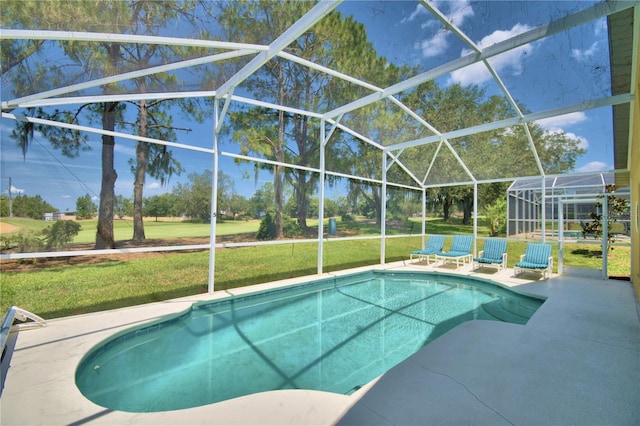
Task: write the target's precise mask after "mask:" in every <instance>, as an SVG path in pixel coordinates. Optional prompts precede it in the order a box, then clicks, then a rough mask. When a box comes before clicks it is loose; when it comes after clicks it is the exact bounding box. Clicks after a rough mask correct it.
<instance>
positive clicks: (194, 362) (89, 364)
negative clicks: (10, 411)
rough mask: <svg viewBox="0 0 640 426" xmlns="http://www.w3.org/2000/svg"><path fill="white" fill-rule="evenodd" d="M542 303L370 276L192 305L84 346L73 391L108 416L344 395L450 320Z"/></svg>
mask: <svg viewBox="0 0 640 426" xmlns="http://www.w3.org/2000/svg"><path fill="white" fill-rule="evenodd" d="M542 303H543V301H542V300H539V299H536V298H532V297H527V296H523V295H518V294H516V293H513V292H511V291H509V290H506V289H503V288H501V287H499V286H497V285H493V284H491V283H487V282H483V281H478V280H473V279H469V278H463V277H455V278H452V277H450V276H446V275H440V274H433V273H424V272H385V271H370V272H366V273H360V274H353V275H346V276H342V277H337V278H330V279H323V280H319V281H314V282H311V283H307V284H302V285H297V286H293V287H287V288H282V289H277V290H271V291H267V292H263V293H258V294H252V295H247V296H241V297H235V298H227V299H222V300H218V301H214V302H206V303H199V304H195V305H194V306H193V307H192V308H191V309H190V310H188V311H187V312H184V313H181V314H179V315H175V316H172V317H169V318H165V319H164V320H160V321H156V322H154V323H151V324H148V325H145V326H142V327H137V328H135V329H129V330H126V331H124V332H121V333H118V334H116V335H115V336H113V337H112V338H110V339H108V340H106V341H105V342H102V343H101V344H100V345H98V346H97V347H95V348H94V349H92V350H91V351H90V352H89V353H88V354H87V355H86V356H85V357H84V358H83V360H82V361H81V362H80V365H79V367H78V369H77V371H76V385H77V386H78V388H79V389H80V391H81V392H82V393H83V394H84V395H85V396H86V397H87V398H88V399H90V400H91V401H93V402H94V403H96V404H98V405H101V406H104V407H107V408H109V409H114V410H121V411H130V412H154V411H166V410H175V409H181V408H190V407H196V406H201V405H206V404H211V403H215V402H220V401H224V400H227V399H231V398H235V397H239V396H243V395H249V394H253V393H257V392H264V391H269V390H277V389H314V390H322V391H327V392H335V393H341V394H349V393H351V392H353V391H354V390H356V389H358V388H359V387H360V386H362V385H364V384H366V383H367V382H369V381H371V380H372V379H374V378H376V377H377V376H379V375H380V374H382V373H384V372H385V371H387V370H388V369H390V368H391V367H393V366H395V365H396V364H398V363H399V362H401V361H403V360H404V359H406V358H407V357H409V356H410V355H412V354H413V353H415V352H417V351H418V350H419V349H420V348H422V347H423V346H424V345H425V344H427V343H429V342H430V341H432V340H433V339H435V338H437V337H438V336H440V335H442V334H443V333H445V332H446V331H448V330H450V329H452V328H453V327H455V326H456V325H458V324H460V323H462V322H465V321H469V320H474V319H488V320H498V321H508V322H515V323H520V324H524V323H526V322H527V320H528V319H529V318H530V317H531V316H532V315H533V313H534V312H535V311H536V310H537V309H538V307H539V306H540V305H541V304H542Z"/></svg>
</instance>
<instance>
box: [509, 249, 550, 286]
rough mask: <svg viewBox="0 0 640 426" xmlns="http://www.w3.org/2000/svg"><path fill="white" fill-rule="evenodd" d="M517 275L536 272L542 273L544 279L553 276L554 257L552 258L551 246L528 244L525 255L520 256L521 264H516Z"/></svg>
mask: <svg viewBox="0 0 640 426" xmlns="http://www.w3.org/2000/svg"><path fill="white" fill-rule="evenodd" d="M514 270H515V274H516V275H518V274H521V273H522V272H523V271H525V270H526V271H535V272H540V273H542V277H543V278H544V279H546V278H547V272H548V273H549V276H551V275H552V274H553V257H551V245H549V244H534V243H529V244H527V248H526V249H525V251H524V254H523V255H521V256H520V262H518V263H516V264H515V268H514Z"/></svg>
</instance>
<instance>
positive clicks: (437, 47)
mask: <svg viewBox="0 0 640 426" xmlns="http://www.w3.org/2000/svg"><path fill="white" fill-rule="evenodd" d="M448 37H449V32H447V31H445V30H441V31H438V32H437V33H436V35H435V36H433V37H431V38H430V39H427V40H422V41H421V42H419V43H416V47H417V48H418V49H420V51H421V52H422V56H424V57H425V58H430V57H432V56H437V55H439V54H441V53H442V52H444V51H445V50H447V48H448V47H449V42H448V40H447V39H448Z"/></svg>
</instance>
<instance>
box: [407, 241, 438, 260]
mask: <svg viewBox="0 0 640 426" xmlns="http://www.w3.org/2000/svg"><path fill="white" fill-rule="evenodd" d="M443 246H444V236H443V235H432V236H431V237H429V240H428V241H427V245H426V246H425V247H424V248H423V249H422V250H413V251H412V252H411V256H409V261H411V260H413V256H416V257H417V258H418V259H419V260H418V261H422V260H425V259H426V260H427V263H429V258H430V257H431V256H434V258H435V255H436V254H438V253H442V247H443Z"/></svg>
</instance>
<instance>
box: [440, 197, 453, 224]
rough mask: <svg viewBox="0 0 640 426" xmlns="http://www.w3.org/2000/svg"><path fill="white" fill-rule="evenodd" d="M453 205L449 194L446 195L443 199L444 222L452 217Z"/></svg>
mask: <svg viewBox="0 0 640 426" xmlns="http://www.w3.org/2000/svg"><path fill="white" fill-rule="evenodd" d="M451 205H452V203H451V200H450V198H449V196H446V197H445V198H444V200H443V201H442V215H443V218H442V220H443V221H444V222H448V221H449V218H450V217H451Z"/></svg>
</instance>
